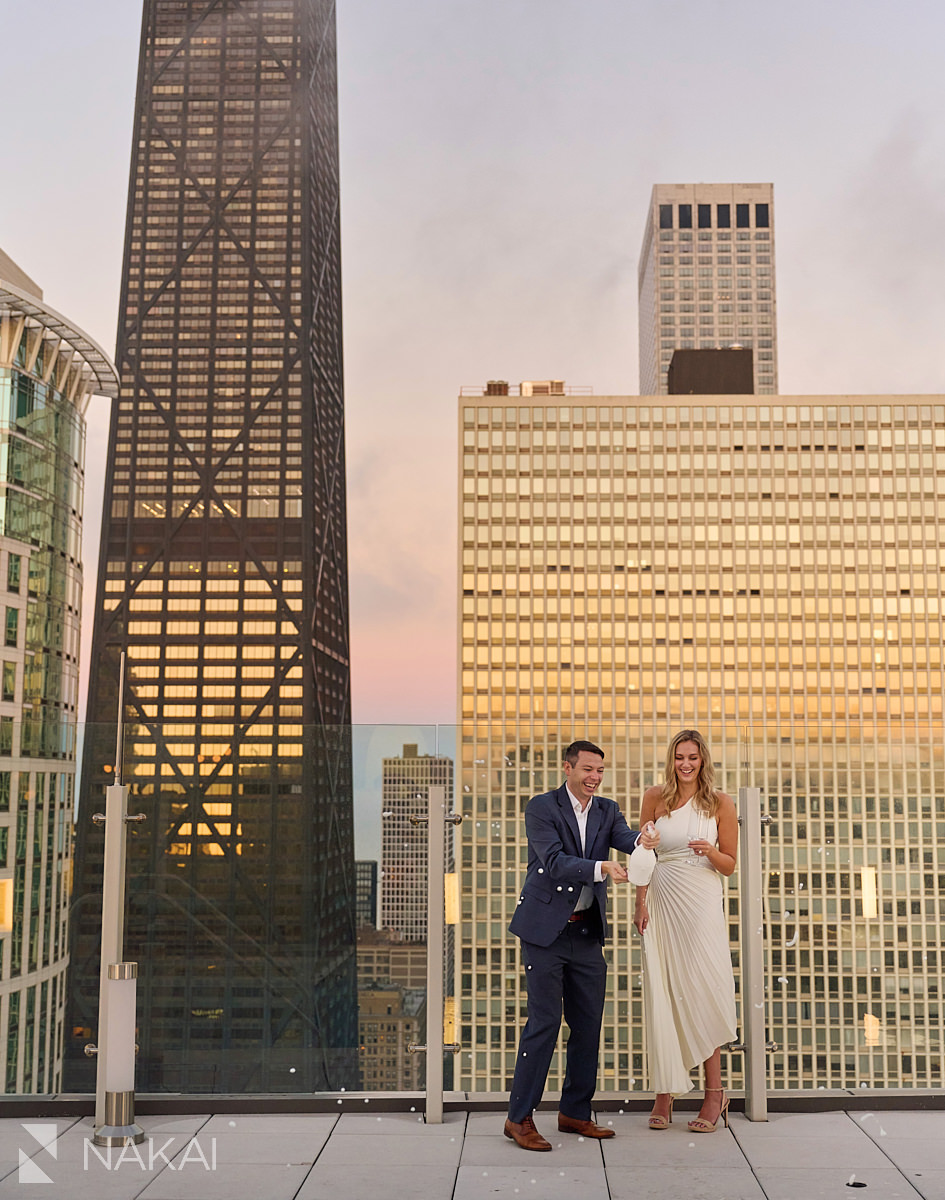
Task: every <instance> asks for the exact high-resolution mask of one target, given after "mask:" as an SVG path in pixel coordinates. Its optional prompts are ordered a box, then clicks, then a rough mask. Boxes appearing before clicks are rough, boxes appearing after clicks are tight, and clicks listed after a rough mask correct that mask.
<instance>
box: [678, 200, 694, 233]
mask: <svg viewBox="0 0 945 1200" xmlns="http://www.w3.org/2000/svg"><path fill="white" fill-rule="evenodd" d="M679 228H680V229H691V228H692V205H691V204H680V206H679Z"/></svg>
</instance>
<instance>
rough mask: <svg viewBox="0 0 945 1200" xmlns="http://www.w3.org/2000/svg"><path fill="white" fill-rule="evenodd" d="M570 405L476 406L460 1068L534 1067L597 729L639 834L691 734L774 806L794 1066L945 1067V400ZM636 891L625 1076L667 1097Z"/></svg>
mask: <svg viewBox="0 0 945 1200" xmlns="http://www.w3.org/2000/svg"><path fill="white" fill-rule="evenodd" d="M553 399H554V402H550V401H551V400H552V398H551V397H545V398H544V401H545V402H543V403H537V402H536V401H535V399H534V398H529V397H526V398H525V399H523V398H522V397H516V396H502V397H499V396H494V395H490V396H487V397H486V396H483V397H481V398H476V399H471V398H469V397H468V396H467V397H464V398H462V399H461V401H460V410H459V424H460V445H461V452H460V453H461V462H460V468H461V470H460V474H461V482H460V529H459V536H460V580H459V582H460V590H461V599H460V607H461V612H460V648H459V651H460V686H459V704H460V712H461V720H462V728H461V746H460V751H461V755H462V776H461V778H462V791H463V796H462V804H463V811H464V813H465V815H466V818H467V819H466V820H465V821H464V822H463V824H462V826H461V827H460V830H459V838H460V844H461V867H460V870H461V872H462V879H461V894H462V904H463V912H462V925H461V940H460V944H459V946H458V956H457V962H458V968H457V969H458V978H457V994H458V1001H459V1012H460V1025H461V1031H460V1039H459V1040H460V1041H461V1042H462V1043H463V1046H464V1053H463V1055H462V1061H461V1077H460V1079H459V1080H458V1081H457V1086H458V1087H461V1088H466V1089H477V1090H503V1089H504V1088H506V1087H507V1086H508V1084H509V1081H510V1078H511V1074H512V1070H513V1067H514V1059H515V1052H516V1045H517V1040H518V1036H519V1032H520V1029H521V1025H522V1022H523V1021H524V1019H525V992H524V985H523V979H522V972H521V970H520V967H519V957H518V944H517V940H516V939H515V938H513V937H511V936H510V935H509V934H508V932H507V926H508V921H509V919H510V916H511V910H512V907H513V906H514V903H515V900H516V898H517V896H518V892H519V888H520V886H521V881H522V878H523V877H524V870H525V861H526V846H525V836H524V822H523V820H522V813H523V809H524V806H525V804H526V803H527V801H528V799H529V797H530V796H531V795H533V794H535V793H537V792H540V791H543V790H545V789H547V788H550V787H555V786H557V785H558V784H559V783H560V780H561V778H562V775H561V767H560V763H561V757H562V750H563V748H564V746H566V745H567V743H568V742H569V741H570V740H571V739H572V738H573V737H583V736H587V737H590V738H591V739H593V740H594V741H597V742H599V743H600V744H601V745H602V746H604V748H605V749H606V751H607V775H606V779H605V784H604V786H603V788H602V792H603V793H604V794H606V795H611V796H614V797H615V798H616V799H617V800H618V802H619V803H620V804H621V806H622V808H623V809H624V812H625V814H626V815H627V817H628V819H629V820H630V821H631V824H632V823H633V822H634V821H635V819H636V817H637V815H638V812H639V803H640V798H641V795H642V791H643V789H644V788H645V787H646V786H647V785H649V784H650V783H653V782H656V781H657V780H658V779H659V778H660V777H661V771H662V766H661V764H662V761H663V757H664V754H665V747H666V744H667V742H668V740H669V738H670V737H671V735H672V734H673V733H674V732H676V731H677V730H678V729H680V728H682V727H685V726H686V725H695V726H697V727H698V728H700V729H701V730H702V731H703V732H704V733H705V735H706V736H707V737H708V739H709V743H710V745H711V746H712V749H713V753H714V756H715V760H716V764H717V767H718V773H719V776H720V782H721V786H722V787H723V788H725V789H726V790H728V791H729V792H732V793H736V792H737V789H738V787H739V786H759V787H761V788H762V789H763V791H762V795H763V807H764V809H765V810H766V811H767V812H769V813H770V814H771V815H772V816H773V817H774V824H773V825H772V826H771V827H769V829H768V830H767V832H766V833H765V834H764V868H765V895H764V901H765V925H764V930H763V933H764V939H765V953H766V968H767V985H768V991H767V1013H766V1016H767V1023H768V1037H769V1038H770V1039H771V1040H772V1041H773V1042H775V1043H776V1044H777V1049H776V1050H774V1051H773V1052H771V1053H770V1054H769V1072H770V1081H771V1085H772V1086H773V1087H782V1088H785V1087H807V1088H814V1087H820V1086H823V1087H861V1086H869V1087H899V1086H903V1087H910V1086H916V1087H939V1086H941V1083H942V1076H941V1073H942V1049H943V1027H942V998H941V987H942V970H941V965H942V964H941V949H940V947H941V943H942V926H943V919H945V861H943V856H945V852H943V850H942V849H941V847H942V846H945V778H943V755H942V705H943V693H945V677H943V670H942V653H943V651H942V646H943V636H942V634H943V627H942V606H943V596H942V584H941V567H942V556H943V553H945V525H943V523H942V518H941V516H940V514H941V513H942V512H943V511H945V510H943V503H942V501H943V479H945V400H943V398H942V397H937V396H935V397H929V396H887V397H877V396H845V397H815V396H798V397H778V399H777V402H776V403H773V402H769V401H766V400H762V399H761V398H760V397H759V398H750V402H748V403H746V402H745V401H746V399H749V398H746V397H742V396H737V397H725V396H716V397H699V400H698V403H684V404H678V403H675V402H669V401H667V400H664V399H661V398H653V397H613V396H611V397H593V398H591V397H580V398H577V397H565V396H557V397H554V398H553ZM738 886H739V884H738V874H737V873H736V875H735V876H734V877H733V879H732V880H731V881H730V883H729V885H728V887H727V899H726V903H727V905H728V907H729V913H730V930H731V935H732V942H733V948H734V950H735V962H736V971H737V969H738V937H739V929H738ZM611 906H612V909H613V916H614V918H615V919H614V923H613V939H612V944H611V946H610V947H609V949H608V956H609V959H610V962H611V971H610V978H609V993H608V999H607V1003H606V1009H605V1016H604V1029H603V1037H602V1047H601V1054H602V1060H601V1087H602V1088H604V1089H616V1090H621V1091H622V1090H625V1089H634V1088H636V1089H641V1088H646V1087H647V1086H648V1084H647V1077H646V1062H645V1044H644V1034H643V1013H642V981H641V975H640V958H639V940H638V939H637V938H636V935H635V934H634V933H633V931H632V929H631V924H630V910H631V907H632V893H631V891H630V890H629V889H616V890H615V891H612V896H611ZM727 1057H728V1062H727V1065H726V1067H725V1069H726V1072H727V1074H726V1078H727V1080H728V1082H729V1084H730V1085H732V1086H735V1087H737V1086H739V1082H740V1071H741V1058H740V1055H738V1054H737V1053H732V1054H731V1055H729V1056H727ZM562 1070H563V1061H562V1060H561V1059H560V1056H559V1057H558V1058H556V1060H555V1063H554V1064H553V1067H552V1073H551V1075H550V1077H549V1085H548V1086H549V1088H550V1089H554V1088H555V1087H560V1085H561V1080H562V1074H561V1073H562Z"/></svg>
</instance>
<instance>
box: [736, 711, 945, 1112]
mask: <svg viewBox="0 0 945 1200" xmlns="http://www.w3.org/2000/svg"><path fill="white" fill-rule="evenodd" d="M751 776H752V779H753V780H754V782H755V784H756V785H757V786H759V787H760V788H762V792H763V800H762V804H763V807H764V808H765V810H766V811H767V812H768V813H769V814H770V815H771V816H772V817H773V818H774V822H773V824H772V825H771V826H770V827H769V829H768V830H767V832H766V833H765V835H764V841H763V847H764V855H765V881H764V892H765V904H766V921H765V953H766V964H767V978H768V1022H769V1036H770V1038H771V1039H772V1040H773V1041H774V1042H775V1043H777V1049H776V1050H775V1051H773V1052H772V1053H771V1054H770V1055H769V1060H768V1061H769V1083H770V1086H771V1087H773V1088H784V1087H787V1088H822V1087H824V1088H837V1087H843V1088H910V1087H915V1088H940V1087H941V1085H942V1063H943V1049H945V1045H943V1032H942V1030H943V1027H942V1016H943V1011H942V952H941V946H942V931H943V925H945V899H943V897H945V875H943V873H942V871H943V861H942V857H941V850H940V847H941V845H942V838H943V836H945V764H943V747H942V728H941V725H940V724H938V723H935V722H916V721H906V720H896V719H893V718H887V719H884V720H883V721H868V720H854V719H849V718H847V719H845V720H843V721H837V722H835V723H834V724H832V725H826V726H825V725H817V724H813V723H811V724H804V723H796V724H795V725H793V726H790V725H788V726H787V727H784V726H782V727H780V728H779V727H777V726H773V725H769V726H768V727H759V726H753V727H752V735H751Z"/></svg>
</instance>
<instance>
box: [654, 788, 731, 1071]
mask: <svg viewBox="0 0 945 1200" xmlns="http://www.w3.org/2000/svg"><path fill="white" fill-rule="evenodd" d="M656 827H657V829H658V830H659V833H660V847H659V850H658V852H657V853H658V860H657V864H656V867H655V868H654V870H653V876H652V878H651V880H650V884H649V887H648V889H647V893H646V904H647V909H648V910H649V916H650V919H649V923H648V924H647V927H646V930H645V931H644V934H643V963H644V966H643V994H644V1000H645V1005H646V1040H647V1055H648V1059H649V1068H650V1088H651V1089H652V1091H654V1092H677V1093H678V1092H688V1091H690V1090H691V1088H692V1086H693V1085H692V1081H691V1079H690V1078H689V1072H690V1071H691V1070H692V1068H693V1067H694V1066H696V1064H697V1063H701V1062H704V1061H705V1059H707V1058H708V1057H709V1056H710V1055H711V1054H712V1052H713V1051H714V1050H715V1049H716V1048H717V1047H718V1046H721V1045H722V1044H723V1043H724V1042H730V1041H732V1040H733V1039H734V1037H735V1028H736V1025H735V1020H736V1018H735V978H734V976H733V974H732V956H731V952H730V950H729V941H728V926H727V923H726V919H725V912H724V910H723V907H722V880H721V877H720V875H719V874H718V872H717V871H715V870H714V869H713V868H712V867H711V866H710V865H709V863H708V861H707V860H706V859H705V858H698V857H696V855H695V854H694V853H693V852H692V851H691V850H690V849H689V846H688V842H689V840H690V839H691V838H705V839H707V840H708V841H710V842H716V843H717V841H718V822H717V820H716V819H715V818H714V817H707V816H705V815H704V814H702V813H700V812H699V811H698V810H697V809H696V808H694V806H693V804H692V801H689V802H687V803H686V804H684V805H682V806H680V807H679V808H677V809H676V810H675V811H674V812H672V813H670V814H669V815H668V816H662V817H660V818H659V820H658V821H657V822H656Z"/></svg>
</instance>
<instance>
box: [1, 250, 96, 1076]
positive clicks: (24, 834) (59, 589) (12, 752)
mask: <svg viewBox="0 0 945 1200" xmlns="http://www.w3.org/2000/svg"><path fill="white" fill-rule="evenodd" d="M5 267H6V268H7V269H6V270H4V268H5ZM11 268H13V264H10V263H9V260H6V259H5V256H3V257H2V258H0V625H2V647H0V687H2V691H0V1078H2V1079H3V1082H4V1090H5V1091H6V1092H54V1091H57V1090H59V1088H60V1086H61V1073H62V1046H63V1020H64V1011H65V972H66V966H67V962H68V935H67V920H68V907H69V893H70V887H71V862H72V825H73V807H74V784H75V751H76V706H77V702H78V687H79V677H78V676H79V620H80V612H81V602H82V557H81V548H82V496H83V477H84V458H85V416H84V413H85V409H86V407H87V404H88V400H89V397H90V396H91V395H93V394H114V387H115V377H114V369H113V368H112V366H111V364H110V363H109V361H108V359H107V358H106V357H105V355H104V354H103V353H102V351H101V350H99V348H98V347H97V346H96V345H95V344H94V343H93V342H92V341H91V340H90V339H89V338H87V337H86V336H85V335H84V334H82V333H81V332H80V331H79V330H77V329H75V328H74V327H73V326H71V325H70V324H69V323H68V322H66V321H65V320H64V319H63V318H62V317H60V316H59V315H58V314H57V313H55V312H53V310H51V309H49V308H47V307H46V306H45V305H44V304H43V302H42V295H41V293H39V291H38V289H36V293H37V294H34V292H33V288H34V287H35V285H32V284H31V282H30V281H28V280H27V279H26V277H25V276H23V275H22V272H16V274H15V280H16V281H15V282H14V281H10V280H6V279H4V278H3V276H4V275H6V274H13V269H11Z"/></svg>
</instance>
